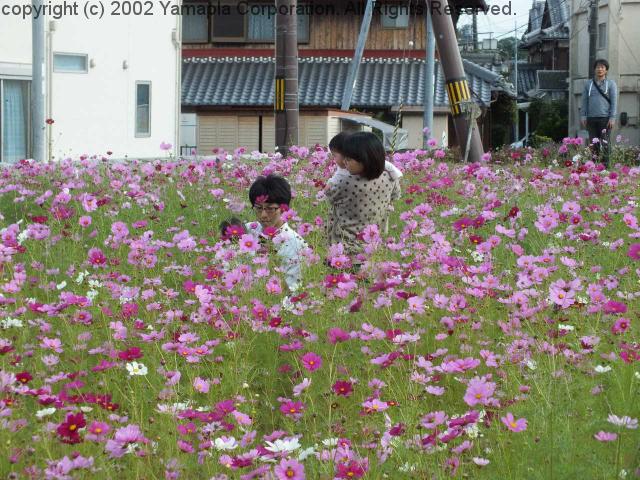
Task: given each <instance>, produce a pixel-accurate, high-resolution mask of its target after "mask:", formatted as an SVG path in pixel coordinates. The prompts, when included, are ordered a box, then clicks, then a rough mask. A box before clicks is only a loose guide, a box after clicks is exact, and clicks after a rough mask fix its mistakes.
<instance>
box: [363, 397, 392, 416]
mask: <svg viewBox="0 0 640 480" xmlns="http://www.w3.org/2000/svg"><path fill="white" fill-rule="evenodd" d="M362 407H363V408H364V411H365V412H366V413H376V412H384V411H385V410H386V409H387V408H389V404H388V403H387V402H382V401H380V400H378V399H377V398H374V399H373V400H368V401H366V402H364V403H363V404H362Z"/></svg>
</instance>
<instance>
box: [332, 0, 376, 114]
mask: <svg viewBox="0 0 640 480" xmlns="http://www.w3.org/2000/svg"><path fill="white" fill-rule="evenodd" d="M375 3H376V0H367V8H366V9H365V11H364V18H363V19H362V25H361V26H360V35H359V36H358V45H357V46H356V51H355V54H354V56H353V60H351V65H349V73H348V75H347V83H346V84H345V86H344V93H343V94H342V106H341V107H340V109H341V110H344V111H348V110H349V108H350V107H351V97H352V96H353V89H354V88H355V86H356V81H357V80H358V69H359V68H360V62H362V55H363V54H364V46H365V44H366V43H367V37H368V36H369V27H370V26H371V17H373V7H374V5H375Z"/></svg>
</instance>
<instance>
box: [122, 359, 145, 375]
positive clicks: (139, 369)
mask: <svg viewBox="0 0 640 480" xmlns="http://www.w3.org/2000/svg"><path fill="white" fill-rule="evenodd" d="M127 371H128V372H129V375H131V376H133V375H146V374H147V373H148V370H147V367H145V365H144V363H138V362H130V363H127Z"/></svg>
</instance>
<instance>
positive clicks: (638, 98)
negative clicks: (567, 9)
mask: <svg viewBox="0 0 640 480" xmlns="http://www.w3.org/2000/svg"><path fill="white" fill-rule="evenodd" d="M599 6H600V8H599V11H598V23H599V24H601V23H606V24H607V26H606V32H607V39H606V45H605V46H604V47H605V48H603V49H598V50H597V52H596V57H598V58H606V59H607V60H608V61H609V65H610V68H609V74H608V78H610V79H612V80H614V81H615V82H616V83H617V85H618V89H619V92H620V97H619V101H618V117H617V119H616V128H615V129H614V131H613V136H614V137H615V136H616V135H618V134H621V135H622V136H623V137H625V138H628V139H629V142H630V143H631V144H634V145H638V144H640V53H639V52H638V49H637V46H638V45H639V44H640V29H638V25H637V23H638V19H639V18H640V2H638V1H637V0H607V1H601V2H600V3H599ZM571 11H572V12H573V16H572V18H571V32H573V33H572V38H571V42H570V49H571V55H570V71H569V75H570V77H571V86H570V92H569V134H570V135H577V134H578V133H580V131H581V130H582V128H581V127H580V105H581V96H582V88H583V85H584V83H585V82H586V81H587V80H588V79H589V78H591V77H592V76H593V71H592V69H591V66H590V65H589V32H588V26H587V23H588V12H587V9H586V8H585V7H584V2H581V1H580V0H571ZM621 112H626V113H627V115H628V117H629V123H628V125H627V126H624V127H623V126H621V125H620V113H621Z"/></svg>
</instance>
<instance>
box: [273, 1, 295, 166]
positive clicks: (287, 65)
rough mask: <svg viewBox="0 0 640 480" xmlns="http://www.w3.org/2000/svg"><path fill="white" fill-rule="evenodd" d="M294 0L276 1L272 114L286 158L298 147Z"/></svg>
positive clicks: (278, 144)
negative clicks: (273, 114) (295, 146)
mask: <svg viewBox="0 0 640 480" xmlns="http://www.w3.org/2000/svg"><path fill="white" fill-rule="evenodd" d="M296 8H297V0H276V9H277V12H276V71H275V96H274V110H275V117H276V148H277V150H278V152H280V153H281V154H282V155H287V154H288V152H289V147H291V146H292V145H297V144H298V122H299V111H298V17H297V14H296Z"/></svg>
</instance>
